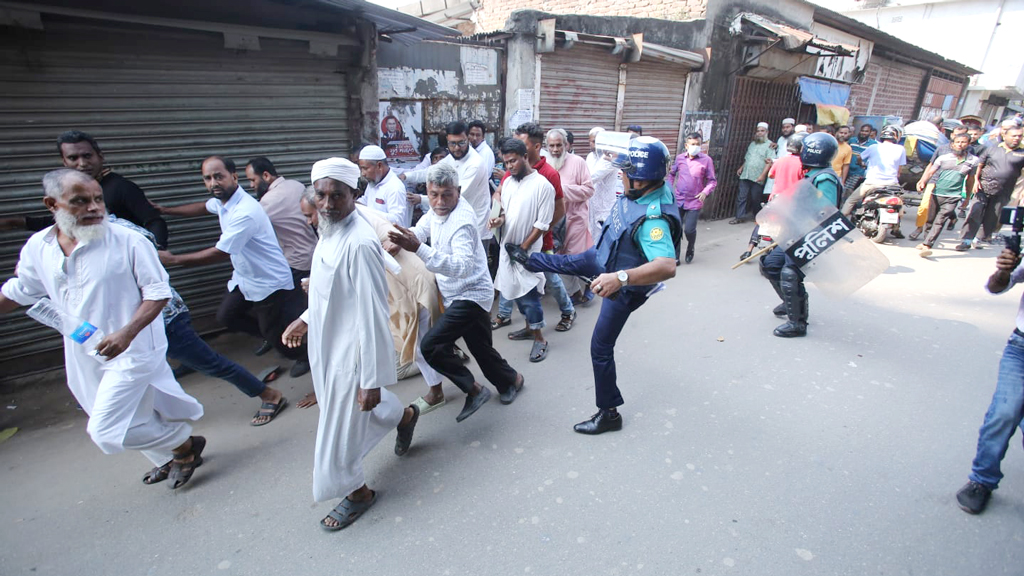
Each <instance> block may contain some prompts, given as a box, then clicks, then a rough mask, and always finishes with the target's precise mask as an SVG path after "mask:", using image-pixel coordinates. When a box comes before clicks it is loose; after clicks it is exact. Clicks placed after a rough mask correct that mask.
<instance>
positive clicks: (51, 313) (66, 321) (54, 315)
mask: <svg viewBox="0 0 1024 576" xmlns="http://www.w3.org/2000/svg"><path fill="white" fill-rule="evenodd" d="M28 315H29V316H30V317H32V318H33V319H34V320H35V321H36V322H39V323H40V324H45V325H46V326H49V327H50V328H53V329H54V330H56V331H58V332H60V333H61V334H63V335H65V336H67V337H68V338H70V339H71V340H72V341H74V342H77V343H78V344H81V345H82V346H84V347H85V349H86V351H87V352H88V353H89V355H90V356H92V357H93V358H96V360H98V361H100V362H104V361H106V358H104V357H103V356H100V355H99V353H97V352H96V346H98V345H99V343H100V342H101V341H102V340H103V338H104V337H105V336H106V334H104V333H103V330H100V329H99V328H97V327H96V326H94V325H93V324H90V323H89V322H87V321H85V320H82V319H81V318H79V317H77V316H75V315H73V314H69V313H67V312H65V311H64V310H63V309H61V308H60V306H57V305H56V304H54V303H53V302H52V301H51V300H50V299H49V298H41V299H40V300H39V301H38V302H36V304H35V306H33V307H31V308H29V309H28Z"/></svg>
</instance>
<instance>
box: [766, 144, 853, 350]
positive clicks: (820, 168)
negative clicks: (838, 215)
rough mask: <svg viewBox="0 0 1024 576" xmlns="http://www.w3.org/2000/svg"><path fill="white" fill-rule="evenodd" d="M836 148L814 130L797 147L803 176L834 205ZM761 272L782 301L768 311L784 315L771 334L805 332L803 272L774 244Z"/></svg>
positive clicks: (782, 335) (838, 193)
mask: <svg viewBox="0 0 1024 576" xmlns="http://www.w3.org/2000/svg"><path fill="white" fill-rule="evenodd" d="M838 150H839V143H838V142H837V141H836V139H835V137H833V136H832V135H831V134H828V133H827V132H817V133H815V134H811V135H809V136H807V137H806V138H804V141H803V149H802V150H801V151H800V162H801V164H803V168H804V170H805V171H806V172H805V174H804V179H805V180H809V181H810V182H811V184H812V185H814V187H815V188H817V189H818V191H819V192H821V194H822V195H823V196H825V198H827V199H828V200H829V201H830V202H831V204H832V205H834V206H836V208H838V207H839V205H840V204H839V202H840V200H841V192H842V190H843V185H842V183H841V181H840V180H839V175H838V174H836V172H835V170H833V169H832V157H833V156H835V155H836V151H838ZM761 275H762V276H764V277H765V278H767V279H768V281H769V282H771V285H772V288H774V289H775V293H776V294H778V295H779V298H782V304H779V305H778V306H776V307H775V309H774V310H772V312H773V313H774V314H775V315H776V316H778V317H780V318H782V317H785V318H786V319H787V321H786V323H785V324H783V325H781V326H779V327H778V328H776V329H775V332H774V334H775V335H776V336H778V337H780V338H796V337H799V336H806V335H807V318H808V316H809V311H808V302H807V289H806V288H805V287H804V273H803V272H801V271H800V268H798V267H797V266H796V263H795V262H794V261H793V259H792V258H791V257H790V256H789V255H788V254H786V250H785V249H784V248H783V247H781V246H776V247H775V248H774V249H773V250H772V251H771V252H769V253H768V254H766V255H764V256H762V257H761Z"/></svg>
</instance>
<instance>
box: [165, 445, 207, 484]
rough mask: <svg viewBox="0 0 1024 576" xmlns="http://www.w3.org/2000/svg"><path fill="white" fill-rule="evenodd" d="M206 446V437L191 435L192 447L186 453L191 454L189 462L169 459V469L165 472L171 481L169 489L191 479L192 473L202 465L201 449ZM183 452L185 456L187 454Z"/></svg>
mask: <svg viewBox="0 0 1024 576" xmlns="http://www.w3.org/2000/svg"><path fill="white" fill-rule="evenodd" d="M204 448H206V438H203V437H202V436H193V437H192V449H191V450H189V452H188V454H191V455H192V461H191V462H178V461H177V460H171V470H170V472H168V473H167V479H168V480H170V481H171V484H170V487H171V490H177V489H178V488H181V487H182V486H184V485H185V484H187V483H188V481H189V480H191V479H192V474H193V473H194V472H195V471H196V468H199V467H200V466H202V465H203V456H202V454H203V449H204ZM188 454H185V456H188Z"/></svg>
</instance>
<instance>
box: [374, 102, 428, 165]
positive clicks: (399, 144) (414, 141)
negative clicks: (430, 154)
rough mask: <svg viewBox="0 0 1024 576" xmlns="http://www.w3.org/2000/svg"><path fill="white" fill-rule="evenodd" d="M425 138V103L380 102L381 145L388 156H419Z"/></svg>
mask: <svg viewBox="0 0 1024 576" xmlns="http://www.w3.org/2000/svg"><path fill="white" fill-rule="evenodd" d="M422 139H423V104H422V103H420V102H388V101H383V102H380V147H381V148H383V149H384V153H385V154H386V155H387V157H388V158H403V159H405V158H410V159H418V158H419V147H420V142H421V141H422Z"/></svg>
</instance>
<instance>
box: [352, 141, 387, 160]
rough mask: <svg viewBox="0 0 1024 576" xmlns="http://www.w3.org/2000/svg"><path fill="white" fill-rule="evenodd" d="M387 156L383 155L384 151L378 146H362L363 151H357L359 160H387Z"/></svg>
mask: <svg viewBox="0 0 1024 576" xmlns="http://www.w3.org/2000/svg"><path fill="white" fill-rule="evenodd" d="M387 158H388V155H387V154H385V153H384V149H383V148H381V147H380V146H374V145H373V144H370V145H369V146H363V149H362V150H360V151H359V159H360V160H387Z"/></svg>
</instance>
